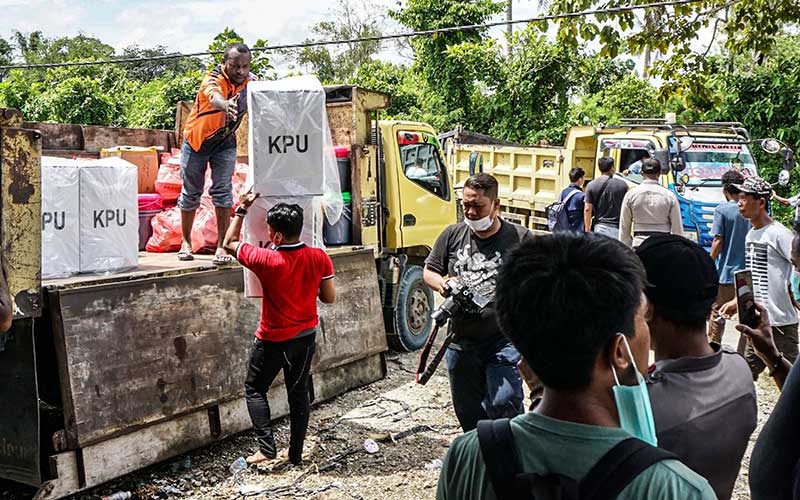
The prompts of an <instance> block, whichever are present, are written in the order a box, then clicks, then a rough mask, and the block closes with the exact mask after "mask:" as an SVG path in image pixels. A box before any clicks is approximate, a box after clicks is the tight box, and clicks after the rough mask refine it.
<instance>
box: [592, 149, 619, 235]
mask: <svg viewBox="0 0 800 500" xmlns="http://www.w3.org/2000/svg"><path fill="white" fill-rule="evenodd" d="M597 168H598V169H600V173H601V174H603V175H601V176H600V177H598V178H597V179H595V180H593V181H592V182H590V183H589V184H588V186H587V187H586V198H585V200H584V202H585V203H584V208H583V221H584V225H583V227H584V229H585V231H586V232H589V231H594V232H595V233H599V234H602V235H605V236H610V237H611V238H619V212H620V207H622V199H623V198H624V197H625V193H627V192H628V183H626V182H625V181H623V180H620V179H615V178H614V159H613V158H611V157H609V156H604V157H602V158H600V159H599V160H597ZM593 215H594V225H592V216H593Z"/></svg>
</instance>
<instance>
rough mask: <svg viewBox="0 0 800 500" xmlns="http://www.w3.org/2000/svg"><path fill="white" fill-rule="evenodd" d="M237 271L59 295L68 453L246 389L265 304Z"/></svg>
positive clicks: (59, 351) (58, 327)
mask: <svg viewBox="0 0 800 500" xmlns="http://www.w3.org/2000/svg"><path fill="white" fill-rule="evenodd" d="M243 290H244V288H243V279H242V272H241V270H238V269H227V270H219V271H205V272H197V273H189V274H183V275H178V276H170V277H160V278H150V279H143V280H135V281H128V282H122V283H120V282H117V283H109V284H105V285H97V286H84V287H77V288H72V289H65V290H55V291H54V292H52V293H53V294H54V295H55V297H54V298H55V299H56V301H54V302H55V304H56V307H57V308H58V313H60V318H58V319H57V320H56V324H55V325H54V334H55V335H54V336H55V339H56V353H57V355H58V358H59V371H60V373H61V380H62V400H63V402H64V412H65V428H66V431H67V440H68V443H69V444H70V446H75V445H79V446H85V445H88V444H90V443H93V442H97V441H100V440H103V439H106V438H108V437H110V436H112V435H116V434H119V433H121V432H123V431H129V430H133V429H135V428H138V427H141V426H144V425H147V424H150V423H153V422H156V421H160V420H164V419H167V418H170V417H172V416H174V415H178V414H182V413H186V412H188V411H191V410H194V409H197V408H202V407H204V406H207V405H210V404H216V403H218V402H220V401H224V400H226V399H230V398H233V397H236V396H237V395H239V394H240V393H241V392H242V390H243V385H244V377H245V368H246V366H247V365H246V362H247V359H248V355H249V350H250V344H251V337H252V334H253V330H254V329H255V326H256V324H257V322H258V318H259V314H258V306H257V304H254V303H252V302H251V301H248V300H246V299H244V298H243Z"/></svg>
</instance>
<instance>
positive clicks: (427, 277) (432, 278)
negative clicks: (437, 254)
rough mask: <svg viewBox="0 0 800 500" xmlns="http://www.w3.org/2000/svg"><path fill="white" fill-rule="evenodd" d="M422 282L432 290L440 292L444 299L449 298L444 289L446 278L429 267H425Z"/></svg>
mask: <svg viewBox="0 0 800 500" xmlns="http://www.w3.org/2000/svg"><path fill="white" fill-rule="evenodd" d="M422 281H424V282H425V284H426V285H428V286H429V287H430V288H431V289H432V290H434V291H436V292H438V293H439V295H441V296H442V297H447V291H446V290H445V288H444V284H445V282H446V281H447V280H446V279H445V278H444V276H442V275H441V274H439V273H437V272H436V271H434V270H432V269H430V268H429V267H428V266H425V269H424V270H423V271H422Z"/></svg>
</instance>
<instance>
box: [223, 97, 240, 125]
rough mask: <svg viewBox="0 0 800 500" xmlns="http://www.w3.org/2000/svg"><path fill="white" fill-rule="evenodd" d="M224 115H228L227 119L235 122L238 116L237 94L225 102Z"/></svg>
mask: <svg viewBox="0 0 800 500" xmlns="http://www.w3.org/2000/svg"><path fill="white" fill-rule="evenodd" d="M225 103H226V105H225V114H227V115H228V118H229V119H230V120H231V121H234V122H235V121H236V118H237V117H238V116H239V94H236V95H235V96H233V97H231V98H230V99H228V100H227V101H225Z"/></svg>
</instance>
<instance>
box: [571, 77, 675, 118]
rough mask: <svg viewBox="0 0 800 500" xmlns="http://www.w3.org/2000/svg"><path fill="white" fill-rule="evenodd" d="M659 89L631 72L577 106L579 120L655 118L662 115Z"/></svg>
mask: <svg viewBox="0 0 800 500" xmlns="http://www.w3.org/2000/svg"><path fill="white" fill-rule="evenodd" d="M657 94H658V91H657V90H656V89H655V88H654V87H653V86H652V85H651V84H650V82H648V81H647V80H644V79H642V78H639V77H637V76H636V75H634V74H633V73H628V74H627V75H625V76H623V77H622V78H621V79H619V80H618V81H616V82H614V83H612V84H610V85H608V86H606V87H604V88H603V89H602V90H600V91H599V92H597V93H595V94H588V95H586V96H584V97H583V98H582V99H581V102H580V103H579V104H578V105H577V106H575V109H574V116H575V121H576V123H591V124H594V125H597V124H599V123H605V124H611V123H620V118H653V117H658V116H661V115H663V112H662V108H661V106H660V104H659V102H658V97H657Z"/></svg>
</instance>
